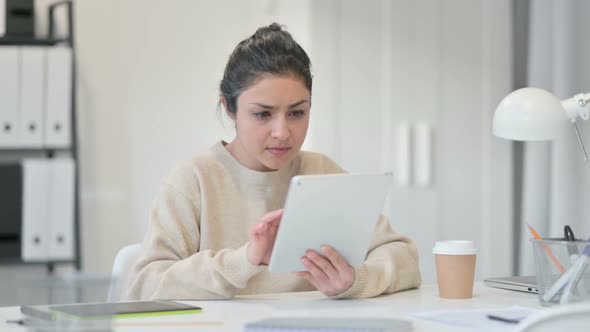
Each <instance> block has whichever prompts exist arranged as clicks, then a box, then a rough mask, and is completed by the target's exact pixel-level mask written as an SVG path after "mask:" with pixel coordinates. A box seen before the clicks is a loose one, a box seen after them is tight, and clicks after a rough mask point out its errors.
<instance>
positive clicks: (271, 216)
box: [247, 209, 283, 265]
mask: <svg viewBox="0 0 590 332" xmlns="http://www.w3.org/2000/svg"><path fill="white" fill-rule="evenodd" d="M282 216H283V209H280V210H275V211H271V212H269V213H267V214H265V215H264V216H262V218H261V220H260V223H258V224H256V225H254V226H253V227H252V228H251V229H250V234H249V235H250V243H249V245H248V250H247V255H248V260H249V261H250V263H252V264H254V265H268V263H269V262H270V255H271V254H272V248H273V247H274V245H275V239H276V238H277V231H278V229H279V223H280V222H281V217H282Z"/></svg>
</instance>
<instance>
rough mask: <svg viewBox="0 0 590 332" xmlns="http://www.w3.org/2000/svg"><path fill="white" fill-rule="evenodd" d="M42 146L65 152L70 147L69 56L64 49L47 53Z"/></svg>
mask: <svg viewBox="0 0 590 332" xmlns="http://www.w3.org/2000/svg"><path fill="white" fill-rule="evenodd" d="M46 84H47V88H46V91H47V96H46V116H45V131H44V135H45V146H47V147H49V148H67V147H69V146H70V143H71V135H72V134H71V120H70V117H71V105H72V52H71V49H70V48H68V47H66V46H55V47H50V48H48V49H47V80H46Z"/></svg>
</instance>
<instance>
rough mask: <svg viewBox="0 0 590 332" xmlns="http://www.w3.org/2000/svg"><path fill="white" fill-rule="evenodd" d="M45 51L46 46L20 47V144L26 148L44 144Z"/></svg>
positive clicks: (38, 146)
mask: <svg viewBox="0 0 590 332" xmlns="http://www.w3.org/2000/svg"><path fill="white" fill-rule="evenodd" d="M45 53H46V51H45V47H21V48H20V80H19V83H20V89H19V90H20V96H19V100H20V102H19V104H20V107H19V113H20V114H19V123H18V141H19V144H18V145H19V146H20V147H24V148H40V147H42V145H43V108H44V105H45V94H44V87H45V84H44V83H45V72H44V71H45V63H44V62H45Z"/></svg>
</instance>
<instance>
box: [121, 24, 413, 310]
mask: <svg viewBox="0 0 590 332" xmlns="http://www.w3.org/2000/svg"><path fill="white" fill-rule="evenodd" d="M310 66H311V64H310V60H309V57H308V56H307V54H306V53H305V51H304V50H303V49H302V48H301V46H299V44H297V42H295V41H294V40H293V38H292V37H291V35H290V34H289V33H288V32H286V31H285V30H283V29H282V27H281V26H280V25H278V24H276V23H275V24H271V25H270V26H267V27H262V28H260V29H258V30H257V31H256V33H255V34H254V35H252V36H251V37H249V38H247V39H245V40H243V41H242V42H240V43H239V44H238V45H237V47H236V48H235V49H234V51H233V53H232V54H231V56H230V58H229V61H228V63H227V65H226V68H225V72H224V75H223V79H222V81H221V85H220V90H221V96H220V103H221V104H222V106H223V108H224V109H225V111H226V113H227V114H228V115H229V117H230V118H231V119H232V120H233V121H234V123H235V129H236V137H235V139H234V140H233V141H232V142H230V143H226V142H223V141H221V142H219V143H218V144H216V145H214V146H213V147H211V148H210V149H209V150H208V151H207V152H206V153H204V154H200V155H198V156H196V157H194V158H193V159H192V160H190V161H188V162H185V163H182V164H180V165H178V166H177V167H176V168H174V169H173V170H172V172H171V173H170V174H169V175H168V177H167V178H166V180H165V181H164V183H163V185H162V189H161V192H160V195H159V197H158V199H157V201H156V203H155V205H154V207H153V209H152V211H151V214H150V225H149V229H148V232H147V235H146V237H145V240H144V242H143V252H142V254H141V256H140V257H139V259H138V261H137V263H136V264H135V266H134V268H133V270H132V272H131V277H130V278H129V287H128V289H127V294H126V295H127V296H126V297H127V298H128V299H133V300H135V299H210V298H232V297H233V296H235V295H238V294H252V293H278V292H292V291H310V290H316V289H317V290H319V291H321V292H322V293H324V294H325V295H326V296H330V297H334V298H364V297H372V296H376V295H379V294H383V293H392V292H395V291H399V290H403V289H408V288H413V287H417V286H419V284H420V272H419V269H418V254H417V251H416V247H415V246H414V244H413V243H412V242H411V240H410V239H408V238H406V237H403V236H400V235H398V234H396V233H394V232H393V231H392V230H391V228H390V226H389V222H388V221H387V219H386V218H381V219H380V220H379V222H378V223H377V226H376V228H375V235H374V239H373V241H372V243H371V246H370V251H369V253H368V255H367V258H366V260H365V262H364V264H363V265H362V266H361V267H358V268H356V269H355V268H352V267H351V266H349V265H348V264H347V262H346V261H345V259H344V258H343V257H342V256H341V255H340V254H339V253H338V252H337V251H335V250H334V249H333V248H331V247H329V246H326V247H323V248H322V252H321V253H318V252H315V251H312V250H310V251H309V252H308V253H307V254H306V256H305V257H304V258H302V263H303V264H304V266H305V267H306V268H307V271H305V272H297V273H294V274H271V273H270V272H269V271H268V268H267V264H268V263H269V260H270V255H271V252H272V248H273V245H274V241H275V237H276V233H277V229H278V227H279V223H280V219H281V215H282V210H281V207H282V206H283V204H284V202H285V197H286V193H287V189H288V184H289V180H290V179H291V178H292V177H293V176H295V175H298V174H327V173H342V172H344V171H343V170H342V168H340V167H339V166H338V165H337V164H336V163H334V162H333V161H332V160H330V159H329V158H327V157H325V156H323V155H321V154H318V153H312V152H305V151H300V149H301V145H302V144H303V141H304V140H305V136H306V133H307V128H308V124H309V114H310V108H311V91H312V89H311V88H312V76H311V72H310Z"/></svg>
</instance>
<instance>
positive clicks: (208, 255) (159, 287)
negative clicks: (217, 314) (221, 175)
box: [123, 184, 266, 300]
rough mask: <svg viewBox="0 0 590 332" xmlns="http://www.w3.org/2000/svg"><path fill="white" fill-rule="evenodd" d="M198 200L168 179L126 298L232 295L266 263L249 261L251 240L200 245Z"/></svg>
mask: <svg viewBox="0 0 590 332" xmlns="http://www.w3.org/2000/svg"><path fill="white" fill-rule="evenodd" d="M196 201H197V202H198V201H199V200H198V199H197V200H196ZM194 202H195V200H194V199H193V200H191V199H189V198H188V197H186V195H183V194H182V193H181V192H180V191H179V190H177V189H176V188H175V187H174V186H172V185H171V184H164V186H163V188H162V190H161V193H160V196H159V197H158V199H157V200H156V202H155V204H154V207H153V208H152V210H151V213H150V223H149V226H148V231H147V234H146V237H145V239H144V241H143V245H142V247H143V248H142V253H141V255H140V257H139V258H138V260H137V261H136V263H135V265H134V267H133V268H132V271H131V275H130V277H129V279H128V287H127V290H126V292H125V294H124V296H123V297H124V298H126V299H127V300H144V299H227V298H232V297H233V296H234V295H235V294H236V292H237V290H238V289H240V288H244V287H246V285H247V283H248V280H249V279H250V278H251V277H252V276H254V275H256V274H257V273H259V272H261V271H263V270H264V269H265V268H266V267H265V266H256V265H252V264H251V263H250V261H249V260H248V258H247V256H246V249H247V245H248V244H247V243H246V244H244V245H242V246H241V247H239V248H231V249H230V248H225V249H222V250H219V251H217V252H215V251H211V250H203V251H199V242H200V240H199V239H200V231H199V206H198V203H197V204H196V203H194Z"/></svg>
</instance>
